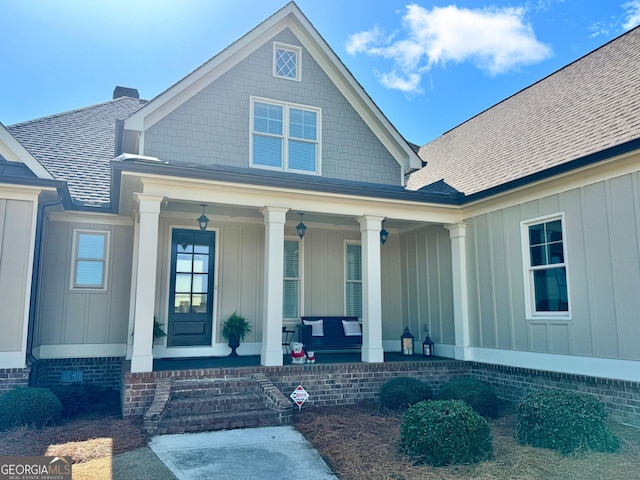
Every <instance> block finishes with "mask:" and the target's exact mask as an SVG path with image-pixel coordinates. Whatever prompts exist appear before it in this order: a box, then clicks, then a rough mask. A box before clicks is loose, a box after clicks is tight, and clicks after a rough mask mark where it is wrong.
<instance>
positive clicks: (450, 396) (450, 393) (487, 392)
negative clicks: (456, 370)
mask: <svg viewBox="0 0 640 480" xmlns="http://www.w3.org/2000/svg"><path fill="white" fill-rule="evenodd" d="M438 399H439V400H462V401H463V402H465V403H467V404H469V406H470V407H471V408H473V409H474V410H475V411H476V412H478V413H479V414H480V415H482V416H483V417H487V418H496V417H497V416H498V406H499V401H498V395H497V394H496V392H495V390H494V389H493V387H492V386H491V385H489V384H488V383H485V382H481V381H480V380H475V379H473V378H469V377H454V378H452V379H451V380H449V381H448V382H447V383H445V384H444V385H442V387H440V391H439V392H438Z"/></svg>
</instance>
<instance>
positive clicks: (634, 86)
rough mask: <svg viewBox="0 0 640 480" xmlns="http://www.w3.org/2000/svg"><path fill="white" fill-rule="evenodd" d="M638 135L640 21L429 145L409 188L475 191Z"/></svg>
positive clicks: (423, 148) (639, 132) (559, 163)
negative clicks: (444, 186)
mask: <svg viewBox="0 0 640 480" xmlns="http://www.w3.org/2000/svg"><path fill="white" fill-rule="evenodd" d="M636 138H640V27H637V28H635V29H633V30H631V31H629V32H627V33H626V34H624V35H622V36H620V37H618V38H616V39H614V40H612V41H611V42H609V43H607V44H606V45H604V46H602V47H600V48H599V49H597V50H595V51H593V52H591V53H590V54H588V55H586V56H584V57H582V58H580V59H579V60H576V61H575V62H573V63H571V64H570V65H568V66H566V67H564V68H562V69H561V70H559V71H557V72H555V73H553V74H551V75H550V76H548V77H546V78H544V79H542V80H540V81H539V82H537V83H535V84H533V85H531V86H530V87H528V88H526V89H524V90H522V91H521V92H519V93H517V94H515V95H513V96H512V97H509V98H507V99H506V100H504V101H502V102H500V103H498V104H497V105H495V106H493V107H491V108H490V109H488V110H486V111H484V112H482V113H480V114H479V115H477V116H475V117H473V118H471V119H470V120H467V121H466V122H465V123H463V124H461V125H459V126H458V127H456V128H454V129H453V130H450V131H449V132H447V133H445V134H444V135H442V136H441V137H438V138H437V139H435V140H434V141H432V142H430V143H427V144H426V145H424V146H423V147H422V148H421V149H420V152H419V155H420V157H421V158H422V159H423V160H424V161H426V162H427V166H426V167H424V168H423V169H421V170H419V171H418V172H415V173H414V174H412V175H411V177H410V179H409V181H408V182H407V188H409V189H420V188H422V187H424V186H426V185H430V184H432V183H434V182H437V181H439V180H444V181H445V182H446V183H447V184H448V185H450V186H451V187H453V188H455V189H456V190H458V191H461V192H463V193H465V194H466V195H470V194H473V193H476V192H480V191H483V190H486V189H488V188H491V187H494V186H496V185H501V184H503V183H506V182H509V181H511V180H515V179H518V178H522V177H524V176H526V175H530V174H533V173H536V172H539V171H541V170H545V169H547V168H551V167H554V166H557V165H561V164H563V163H566V162H569V161H571V160H574V159H577V158H580V157H583V156H585V155H588V154H591V153H594V152H599V151H601V150H604V149H606V148H609V147H612V146H615V145H619V144H622V143H624V142H627V141H629V140H633V139H636Z"/></svg>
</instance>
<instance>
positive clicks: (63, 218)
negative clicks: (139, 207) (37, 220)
mask: <svg viewBox="0 0 640 480" xmlns="http://www.w3.org/2000/svg"><path fill="white" fill-rule="evenodd" d="M48 218H49V220H50V221H52V222H67V223H94V224H95V223H97V224H101V225H119V226H125V227H132V226H133V219H132V218H131V217H124V216H121V215H115V214H112V213H87V212H74V211H61V212H52V213H51V215H49V217H48Z"/></svg>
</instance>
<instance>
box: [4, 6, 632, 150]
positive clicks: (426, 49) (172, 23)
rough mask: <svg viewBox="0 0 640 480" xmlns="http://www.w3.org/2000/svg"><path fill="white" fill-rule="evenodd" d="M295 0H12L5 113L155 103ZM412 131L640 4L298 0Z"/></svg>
mask: <svg viewBox="0 0 640 480" xmlns="http://www.w3.org/2000/svg"><path fill="white" fill-rule="evenodd" d="M286 3H287V2H286V1H285V0H179V1H178V0H175V1H167V0H111V1H103V0H91V1H87V0H2V1H1V2H0V59H1V60H0V67H1V69H2V73H1V75H0V87H1V88H0V122H2V123H3V124H5V125H10V124H13V123H17V122H21V121H25V120H30V119H33V118H38V117H41V116H45V115H52V114H55V113H59V112H63V111H66V110H71V109H74V108H79V107H83V106H87V105H92V104H95V103H100V102H103V101H106V100H109V99H110V98H111V94H112V92H113V88H114V87H115V86H116V85H123V86H128V87H134V88H137V89H138V90H139V92H140V95H141V97H142V98H145V99H150V98H153V97H154V96H156V95H157V94H159V93H161V92H162V91H163V90H165V89H166V88H168V87H169V86H171V85H172V84H174V83H175V82H177V81H178V80H180V79H181V78H182V77H184V76H185V75H187V74H188V73H189V72H191V71H192V70H194V69H195V68H197V67H198V66H199V65H201V64H202V63H204V62H206V61H207V60H208V59H209V58H211V57H213V56H214V55H215V54H216V53H218V52H219V51H220V50H222V49H223V48H225V47H226V46H227V45H229V44H230V43H232V42H233V41H235V40H237V39H238V38H240V37H241V36H242V35H244V34H245V33H246V32H248V31H249V30H250V29H252V28H253V27H255V26H256V25H258V24H259V23H260V22H261V21H262V20H264V19H266V18H267V17H268V16H269V15H271V14H272V13H274V12H275V11H277V10H278V9H279V8H281V7H282V6H284V5H285V4H286ZM297 4H298V6H299V7H300V8H301V10H302V11H303V12H304V14H305V15H306V16H307V17H308V18H309V20H310V21H311V23H313V24H314V26H315V27H316V28H317V29H318V31H319V32H320V34H321V35H322V36H323V37H324V39H325V40H326V41H327V42H328V43H329V45H330V46H331V47H332V48H333V50H334V51H335V52H336V53H337V55H338V56H339V57H340V58H341V59H342V61H343V62H344V63H345V65H346V66H347V67H348V68H349V70H350V71H351V72H352V73H353V74H354V75H355V77H356V79H357V80H358V81H359V82H360V83H361V84H362V86H363V87H364V88H365V90H366V91H367V92H368V94H369V95H370V96H371V97H372V99H373V100H374V101H375V102H376V104H377V105H378V106H379V107H380V108H381V110H382V111H383V112H384V114H385V115H386V116H387V117H388V118H389V119H390V120H391V122H392V123H393V124H394V125H395V126H396V128H397V129H398V131H399V132H400V133H401V134H402V135H404V136H405V138H407V140H409V141H412V142H415V143H418V144H423V143H426V142H428V141H430V140H432V139H434V138H436V137H437V136H439V135H441V134H442V133H444V132H445V131H447V130H449V129H451V128H453V127H455V126H456V125H458V124H460V123H461V122H463V121H465V120H467V119H468V118H470V117H472V116H473V115H475V114H477V113H480V112H481V111H483V110H484V109H486V108H488V107H490V106H491V105H493V104H495V103H497V102H499V101H500V100H502V99H504V98H506V97H508V96H510V95H512V94H514V93H516V92H517V91H519V90H521V89H522V88H525V87H526V86H528V85H530V84H531V83H534V82H535V81H537V80H540V79H541V78H543V77H545V76H546V75H548V74H550V73H552V72H554V71H555V70H557V69H559V68H561V67H562V66H564V65H566V64H567V63H570V62H572V61H573V60H576V59H577V58H579V57H581V56H582V55H584V54H586V53H588V52H590V51H591V50H593V49H595V48H597V47H599V46H601V45H603V44H604V43H606V42H608V41H609V40H611V39H613V38H615V37H617V36H618V35H620V34H622V33H624V32H625V31H627V30H629V29H630V28H633V27H634V26H636V25H638V24H640V0H514V1H504V0H456V1H453V0H437V1H430V0H416V1H415V2H414V3H410V2H407V1H396V0H384V1H383V0H298V1H297Z"/></svg>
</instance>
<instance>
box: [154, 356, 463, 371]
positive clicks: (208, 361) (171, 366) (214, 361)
mask: <svg viewBox="0 0 640 480" xmlns="http://www.w3.org/2000/svg"><path fill="white" fill-rule="evenodd" d="M437 360H451V359H450V358H444V357H423V356H422V355H413V356H410V357H408V356H406V355H402V354H401V353H400V352H385V354H384V361H385V363H389V362H409V361H411V362H416V361H424V362H431V361H437ZM360 362H361V357H360V352H340V353H328V352H327V353H325V352H318V353H317V354H316V364H334V363H360ZM283 364H284V365H291V356H290V355H283ZM257 366H260V355H246V356H238V357H193V358H159V359H156V360H154V361H153V371H154V372H157V371H164V370H193V369H202V368H240V367H257Z"/></svg>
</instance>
